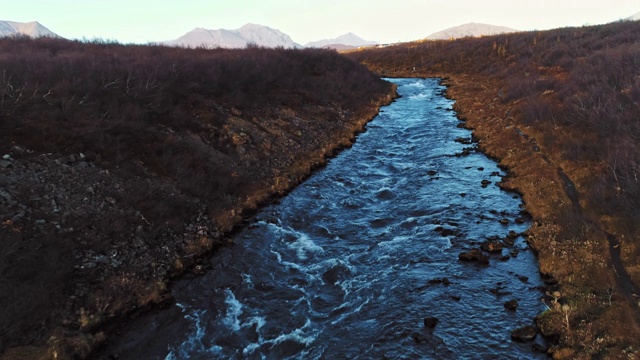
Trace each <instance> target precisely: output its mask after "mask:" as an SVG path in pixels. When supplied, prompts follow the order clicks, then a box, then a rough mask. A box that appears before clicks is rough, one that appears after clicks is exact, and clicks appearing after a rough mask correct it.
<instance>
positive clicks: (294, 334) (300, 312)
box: [121, 79, 544, 360]
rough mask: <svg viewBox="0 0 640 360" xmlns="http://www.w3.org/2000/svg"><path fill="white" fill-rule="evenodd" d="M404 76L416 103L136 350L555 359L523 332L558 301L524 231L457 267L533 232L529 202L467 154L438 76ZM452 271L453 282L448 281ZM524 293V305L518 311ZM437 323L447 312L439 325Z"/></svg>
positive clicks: (203, 355)
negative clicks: (525, 205)
mask: <svg viewBox="0 0 640 360" xmlns="http://www.w3.org/2000/svg"><path fill="white" fill-rule="evenodd" d="M391 81H393V82H395V83H397V84H398V92H399V93H400V94H401V95H402V97H401V98H399V99H398V100H397V101H396V102H394V103H393V104H391V105H390V106H388V107H385V108H383V109H382V112H381V113H380V115H379V116H378V117H377V118H376V119H374V120H373V121H372V122H371V123H370V124H369V125H368V130H367V132H365V133H363V134H361V135H360V136H359V137H358V140H357V142H356V143H355V144H354V146H353V147H352V148H351V149H348V150H345V151H343V152H342V153H341V154H340V155H338V156H337V157H336V158H335V159H333V160H331V161H330V163H329V165H328V166H327V167H326V168H325V169H323V170H321V171H319V172H318V173H317V174H315V175H314V176H312V177H311V178H310V179H309V180H308V181H306V182H305V183H304V184H302V185H301V186H299V187H298V188H296V189H295V190H294V191H293V192H292V193H291V194H289V195H288V196H287V197H285V198H284V199H282V201H281V202H280V203H279V204H275V205H272V206H269V207H267V208H265V209H264V210H263V211H261V212H260V213H259V214H258V215H257V216H256V222H255V223H254V224H253V225H251V226H250V227H249V228H247V229H246V230H243V231H241V232H240V233H239V234H238V235H237V237H236V238H235V245H233V246H230V247H228V248H225V249H222V251H220V252H219V253H218V254H216V255H215V257H214V258H212V260H211V261H212V264H213V270H212V271H210V272H208V273H207V274H206V275H204V276H201V277H197V278H194V279H190V280H185V281H182V282H180V283H178V284H177V285H176V287H175V288H174V295H175V297H176V299H177V301H178V306H177V307H175V308H174V309H173V311H172V312H171V311H170V312H169V314H171V315H167V314H166V313H165V315H162V317H158V318H154V319H151V320H148V321H147V323H146V324H145V325H144V326H140V327H139V328H138V329H137V330H134V332H133V333H132V334H135V335H131V334H130V335H127V336H130V337H132V338H136V339H135V344H134V345H130V347H131V348H135V349H136V350H132V349H131V348H130V349H129V351H131V354H135V357H136V358H141V357H145V356H147V357H148V358H165V359H169V360H171V359H283V358H292V359H383V358H390V359H454V358H455V359H457V358H469V359H484V358H486V359H491V358H494V359H528V358H544V356H542V355H540V354H535V353H533V352H532V351H531V344H530V343H529V344H520V343H515V342H512V341H511V339H510V331H511V330H512V329H514V328H517V327H520V326H523V325H529V324H530V323H531V321H532V318H533V317H534V316H535V315H536V314H538V313H540V312H541V311H542V310H543V305H542V303H541V302H540V301H539V298H540V296H541V293H540V291H539V290H538V287H539V286H541V285H542V281H541V279H540V277H539V275H538V269H537V266H536V261H535V258H534V255H533V253H532V252H531V251H530V250H529V249H528V247H527V245H526V243H525V242H524V239H523V238H522V237H518V238H517V239H516V241H515V244H514V245H513V246H510V247H508V246H507V247H505V248H504V249H503V250H502V254H493V255H490V264H489V265H488V266H483V265H479V264H475V263H464V262H461V261H459V260H458V254H459V253H460V252H462V251H468V250H470V249H472V248H477V247H478V246H479V244H480V243H481V242H483V241H485V240H486V239H487V238H488V237H491V236H499V237H500V238H505V237H506V236H507V234H508V233H509V230H514V231H516V232H518V233H520V232H523V231H524V230H526V229H527V227H528V226H529V224H528V223H524V224H516V222H515V219H516V218H518V217H520V216H521V215H520V206H521V200H520V199H519V198H518V197H517V196H515V195H514V194H512V193H507V192H504V191H502V190H500V189H499V188H498V186H497V185H496V184H495V183H496V182H498V181H499V180H500V177H499V176H501V175H504V173H503V172H502V171H501V170H500V169H499V168H498V167H497V164H496V163H495V162H494V161H492V160H490V159H488V158H487V157H486V156H485V155H483V154H482V153H479V152H475V151H474V150H472V151H471V152H470V154H469V155H463V156H456V154H458V155H460V154H461V153H462V152H463V150H464V149H465V148H468V147H471V146H472V145H470V144H463V142H464V141H461V140H460V139H461V138H463V139H470V136H471V133H470V132H469V131H468V130H465V129H461V128H458V127H456V125H458V123H459V121H458V119H457V118H456V116H455V113H454V112H452V111H451V105H452V102H451V101H450V100H447V99H445V98H444V97H443V95H442V93H443V91H444V87H442V86H440V85H438V80H437V79H426V80H422V79H397V80H391ZM456 139H458V141H456ZM482 180H489V181H491V184H489V185H488V186H486V187H482V186H481V183H482ZM501 219H508V220H509V223H508V224H506V225H504V224H501V223H500V220H501ZM443 229H444V230H445V231H446V230H451V231H450V232H443ZM443 234H444V235H447V236H443ZM516 252H518V254H517V255H516ZM445 277H446V278H447V280H448V282H450V283H449V284H448V285H446V284H443V283H442V282H440V281H438V279H440V280H441V279H443V278H445ZM445 283H447V282H446V281H445ZM511 299H517V300H518V302H519V307H518V309H517V310H516V311H509V310H506V309H505V307H504V306H503V304H504V303H505V302H506V301H507V300H511ZM425 317H436V318H438V319H439V323H438V324H437V326H436V327H435V329H433V330H431V329H427V328H425V326H424V324H423V319H424V318H425ZM141 334H142V335H141ZM145 339H146V340H145ZM132 341H133V340H132ZM123 348H124V349H125V350H123V353H122V355H121V358H126V357H127V355H126V346H125V347H123ZM145 354H146V355H145ZM132 356H134V355H132Z"/></svg>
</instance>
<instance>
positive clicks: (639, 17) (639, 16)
mask: <svg viewBox="0 0 640 360" xmlns="http://www.w3.org/2000/svg"><path fill="white" fill-rule="evenodd" d="M625 20H630V21H635V20H640V12H638V13H635V14H633V15H631V16H629V17H628V18H626V19H625Z"/></svg>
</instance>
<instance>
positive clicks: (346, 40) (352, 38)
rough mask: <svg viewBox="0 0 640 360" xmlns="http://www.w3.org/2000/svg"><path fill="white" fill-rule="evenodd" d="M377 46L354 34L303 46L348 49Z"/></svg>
mask: <svg viewBox="0 0 640 360" xmlns="http://www.w3.org/2000/svg"><path fill="white" fill-rule="evenodd" d="M377 44H378V43H377V42H376V41H367V40H365V39H363V38H361V37H359V36H358V35H356V34H354V33H347V34H344V35H341V36H338V37H337V38H335V39H325V40H319V41H312V42H309V43H307V44H306V45H305V47H316V48H321V47H330V48H343V47H344V46H341V45H347V46H350V47H359V46H366V45H377Z"/></svg>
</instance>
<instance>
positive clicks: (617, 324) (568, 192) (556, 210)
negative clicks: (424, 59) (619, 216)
mask: <svg viewBox="0 0 640 360" xmlns="http://www.w3.org/2000/svg"><path fill="white" fill-rule="evenodd" d="M445 77H446V80H445V83H446V84H447V85H448V87H449V88H448V90H447V96H449V97H451V98H452V99H455V100H456V110H457V111H458V112H459V116H460V117H461V119H462V120H463V121H465V126H466V127H468V128H469V129H472V130H473V133H474V136H476V137H477V138H478V139H479V140H480V143H479V146H480V148H481V149H482V150H483V151H484V152H486V153H487V154H488V155H490V156H492V157H494V158H496V159H498V160H499V162H500V165H501V166H503V167H504V168H506V169H508V170H509V176H507V178H506V179H504V180H503V181H502V183H501V186H502V187H504V188H505V189H510V190H513V191H517V192H519V193H520V194H522V195H523V201H524V203H525V208H526V209H527V211H528V212H529V213H530V214H531V215H532V217H533V225H532V227H531V228H530V229H529V230H528V232H527V235H528V243H529V244H530V245H531V246H532V248H533V249H535V251H536V253H537V257H538V263H539V267H540V273H541V274H542V275H543V276H544V277H545V278H546V280H545V283H546V284H547V290H546V292H545V293H546V299H545V301H546V304H547V306H548V308H549V309H548V310H547V311H545V312H543V313H541V314H539V316H538V317H537V318H536V323H537V326H538V327H539V329H540V331H541V332H542V334H543V335H544V336H545V337H547V338H548V339H549V340H550V341H551V342H552V343H554V344H555V345H554V346H552V347H551V348H550V354H551V355H552V356H553V357H554V358H556V359H565V358H567V359H568V358H582V357H584V356H586V354H594V353H599V352H600V353H603V350H602V349H603V348H606V349H607V350H606V351H604V352H606V353H607V354H608V356H611V357H612V358H617V357H620V356H625V357H626V356H628V355H629V354H634V353H636V352H637V351H638V349H637V348H636V347H635V344H636V340H637V338H635V335H633V334H635V333H636V331H637V330H638V327H637V324H638V303H637V297H636V295H634V294H637V290H635V291H634V290H629V289H634V288H635V286H634V285H633V282H631V281H630V279H629V275H628V274H626V272H625V271H624V270H623V268H622V267H621V266H620V258H619V255H618V257H617V258H616V256H615V253H614V252H612V249H613V250H614V251H615V249H617V246H616V245H615V244H614V245H612V244H611V243H610V240H611V239H610V238H609V237H608V236H607V233H606V231H605V230H604V228H603V227H602V225H599V224H598V223H597V221H596V220H594V219H591V218H590V217H589V215H587V214H585V213H584V212H583V211H582V210H581V203H580V200H579V196H578V192H579V191H581V189H580V188H579V186H578V185H576V184H575V183H573V182H572V181H571V180H570V178H569V176H568V175H567V173H566V171H565V170H564V169H569V170H568V171H571V169H573V167H574V166H575V165H574V164H567V163H566V162H564V161H562V160H561V159H560V158H559V157H557V156H555V155H554V154H553V153H549V152H547V151H545V149H544V148H543V147H541V145H539V144H538V141H536V139H539V138H540V137H541V136H543V135H542V134H537V133H535V132H532V131H531V129H530V128H529V127H527V126H526V125H524V124H522V123H521V122H519V120H518V118H517V115H514V114H512V113H511V110H512V107H513V104H512V103H509V102H506V103H505V102H503V101H501V99H500V96H501V95H500V89H501V86H500V83H499V82H496V81H491V80H490V79H487V78H484V77H481V76H475V77H474V76H468V75H460V74H447V75H445ZM582 191H584V190H582ZM578 229H581V230H578ZM576 231H580V232H581V233H582V236H581V237H579V238H576V237H571V238H566V237H565V236H566V235H565V234H575V232H576ZM612 255H613V256H612ZM614 305H615V306H614ZM623 329H627V331H628V332H627V331H625V330H623ZM604 344H606V345H604Z"/></svg>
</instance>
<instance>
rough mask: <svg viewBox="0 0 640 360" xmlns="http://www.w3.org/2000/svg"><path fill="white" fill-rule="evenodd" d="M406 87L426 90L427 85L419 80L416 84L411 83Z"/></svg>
mask: <svg viewBox="0 0 640 360" xmlns="http://www.w3.org/2000/svg"><path fill="white" fill-rule="evenodd" d="M404 86H405V87H410V88H417V89H424V88H426V85H425V84H424V83H423V82H422V81H421V80H418V81H416V82H413V83H411V84H407V85H404Z"/></svg>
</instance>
